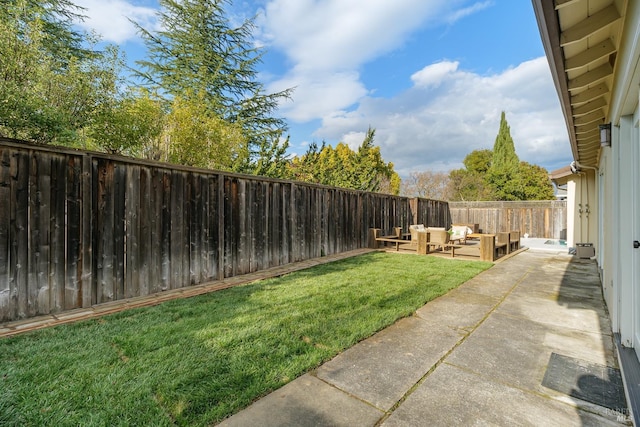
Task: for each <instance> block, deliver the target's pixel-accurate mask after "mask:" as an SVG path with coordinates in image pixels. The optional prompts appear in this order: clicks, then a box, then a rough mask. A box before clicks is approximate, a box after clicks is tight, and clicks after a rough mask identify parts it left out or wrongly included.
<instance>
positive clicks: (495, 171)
mask: <svg viewBox="0 0 640 427" xmlns="http://www.w3.org/2000/svg"><path fill="white" fill-rule="evenodd" d="M519 165H520V160H519V159H518V155H517V154H516V148H515V145H514V144H513V138H511V131H510V129H509V124H508V123H507V119H506V117H505V113H504V111H503V112H502V115H501V117H500V130H499V131H498V135H497V136H496V141H495V143H494V144H493V157H492V162H491V167H490V168H489V170H488V172H487V175H486V181H487V184H488V187H489V188H490V189H491V190H492V193H493V199H495V200H523V199H524V198H525V197H524V194H522V190H521V187H522V185H521V182H520V181H521V180H520V176H519V172H518V169H519Z"/></svg>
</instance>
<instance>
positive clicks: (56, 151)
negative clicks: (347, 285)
mask: <svg viewBox="0 0 640 427" xmlns="http://www.w3.org/2000/svg"><path fill="white" fill-rule="evenodd" d="M416 220H417V221H421V222H423V223H425V224H428V225H432V226H436V225H438V226H449V224H450V223H451V221H450V216H449V211H448V207H447V203H446V202H439V201H430V200H417V199H407V198H403V197H397V196H389V195H383V194H374V193H365V192H359V191H352V190H346V189H339V188H330V187H325V186H319V185H311V184H304V183H297V182H290V181H284V180H275V179H266V178H260V177H255V176H246V175H239V174H230V173H221V172H213V171H206V170H202V169H195V168H187V167H180V166H170V165H167V164H162V163H157V162H149V161H138V160H134V159H127V158H124V157H120V156H111V155H107V154H100V153H89V152H80V151H76V150H69V149H63V148H57V147H49V146H39V145H33V144H28V143H24V142H22V141H16V140H9V139H4V138H0V321H7V320H15V319H20V318H26V317H31V316H36V315H40V314H49V313H55V312H60V311H63V310H69V309H74V308H80V307H88V306H91V305H94V304H101V303H105V302H109V301H114V300H118V299H123V298H129V297H135V296H144V295H148V294H150V293H155V292H161V291H163V290H168V289H175V288H182V287H186V286H192V285H195V284H199V283H203V282H207V281H211V280H219V279H223V278H226V277H232V276H236V275H240V274H245V273H250V272H255V271H259V270H263V269H267V268H270V267H275V266H279V265H284V264H287V263H291V262H295V261H303V260H306V259H310V258H316V257H321V256H326V255H331V254H336V253H340V252H344V251H349V250H353V249H357V248H363V247H366V246H367V243H368V231H369V229H370V228H380V229H382V230H383V233H385V234H386V233H391V232H392V230H393V228H394V227H398V226H399V227H403V228H404V229H405V230H407V229H408V227H409V225H410V224H412V223H414V222H415V221H416Z"/></svg>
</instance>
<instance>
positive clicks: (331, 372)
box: [221, 250, 631, 426]
mask: <svg viewBox="0 0 640 427" xmlns="http://www.w3.org/2000/svg"><path fill="white" fill-rule="evenodd" d="M456 258H457V257H456ZM451 262H457V261H456V260H452V261H451ZM617 367H618V366H617V358H616V355H615V347H614V342H613V337H612V333H611V329H610V322H609V318H608V313H607V310H606V307H605V305H604V302H603V299H602V296H601V290H600V282H599V277H598V272H597V267H596V264H595V262H594V261H591V260H585V259H577V258H575V257H572V256H570V255H567V254H563V253H555V252H549V251H535V250H528V251H524V252H521V253H518V254H516V255H515V256H512V257H509V258H507V259H505V260H503V261H502V262H500V263H497V264H496V265H495V266H494V267H492V268H491V269H489V270H487V271H486V272H484V273H482V274H480V275H478V276H476V277H475V278H474V279H472V280H470V281H468V282H467V283H465V284H463V285H462V286H461V287H459V288H458V289H455V290H454V291H451V292H449V293H448V294H447V295H444V296H442V297H440V298H438V299H437V300H435V301H432V302H430V303H428V304H427V305H425V306H424V307H422V308H421V309H419V310H418V311H417V312H416V313H415V315H414V316H412V317H409V318H406V319H403V320H401V321H399V322H397V323H396V324H395V325H393V326H391V327H389V328H387V329H385V330H383V331H381V332H379V333H378V334H376V335H375V336H373V337H371V338H369V339H367V340H365V341H363V342H361V343H360V344H358V345H356V346H355V347H352V348H350V349H349V350H347V351H345V352H344V353H342V354H340V355H338V356H337V357H335V358H334V359H333V360H331V361H329V362H327V363H326V364H324V365H322V366H321V367H320V368H318V369H317V370H315V371H313V372H310V373H308V374H306V375H304V376H302V377H300V378H298V379H296V380H295V381H293V382H291V383H289V384H288V385H286V386H284V387H283V388H281V389H279V390H276V391H275V392H273V393H271V394H269V395H267V396H265V397H264V398H262V399H260V400H258V401H257V402H255V403H254V404H253V405H252V406H250V407H248V408H247V409H245V410H243V411H241V412H239V413H238V414H236V415H234V416H233V417H231V418H229V419H227V420H225V421H224V422H223V423H221V425H223V426H252V425H261V426H287V425H290V426H294V425H295V426H311V425H314V426H317V425H332V426H354V425H358V426H378V425H382V426H422V425H536V426H537V425H557V426H572V425H574V426H580V425H586V426H591V425H593V426H596V425H597V426H600V425H630V424H631V421H630V420H631V418H630V417H629V411H628V410H627V407H626V403H625V397H624V392H623V390H622V385H621V380H620V376H619V371H618V369H617Z"/></svg>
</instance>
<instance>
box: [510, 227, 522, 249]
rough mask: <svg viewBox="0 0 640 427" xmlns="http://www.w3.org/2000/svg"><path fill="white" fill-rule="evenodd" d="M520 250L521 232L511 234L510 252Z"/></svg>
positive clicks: (511, 232)
mask: <svg viewBox="0 0 640 427" xmlns="http://www.w3.org/2000/svg"><path fill="white" fill-rule="evenodd" d="M518 249H520V231H514V230H512V231H510V232H509V252H513V251H517V250H518Z"/></svg>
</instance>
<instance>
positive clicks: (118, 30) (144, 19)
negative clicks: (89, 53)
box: [75, 0, 156, 43]
mask: <svg viewBox="0 0 640 427" xmlns="http://www.w3.org/2000/svg"><path fill="white" fill-rule="evenodd" d="M75 4H77V5H78V6H80V7H83V8H85V9H86V10H85V11H84V12H83V14H84V15H86V18H85V19H84V21H82V22H78V23H77V25H78V26H80V27H81V28H83V29H85V30H87V31H95V32H96V33H97V34H99V35H100V36H101V37H102V39H103V40H104V41H107V42H112V43H124V42H126V41H129V40H132V39H135V38H136V37H137V34H136V28H135V26H134V25H133V24H132V23H131V21H129V20H133V21H135V22H138V23H139V24H141V25H142V26H143V27H144V28H153V27H154V25H155V13H156V9H153V8H150V7H144V6H135V5H133V4H132V3H131V2H127V1H125V0H76V1H75Z"/></svg>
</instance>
